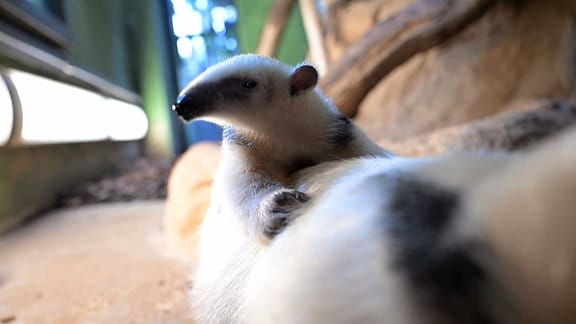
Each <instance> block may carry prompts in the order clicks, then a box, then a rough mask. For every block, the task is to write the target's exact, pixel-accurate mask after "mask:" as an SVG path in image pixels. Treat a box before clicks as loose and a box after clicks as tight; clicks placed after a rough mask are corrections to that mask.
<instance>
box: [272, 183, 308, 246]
mask: <svg viewBox="0 0 576 324" xmlns="http://www.w3.org/2000/svg"><path fill="white" fill-rule="evenodd" d="M309 200H310V196H308V195H307V194H305V193H303V192H300V191H297V190H291V189H282V190H279V191H277V192H275V193H273V194H271V195H270V196H269V197H268V199H267V200H266V201H265V202H264V203H263V204H264V205H265V206H266V214H265V215H264V219H263V220H262V223H263V224H262V227H263V232H264V235H265V236H266V237H267V238H269V239H272V238H274V237H275V236H276V235H278V234H279V233H280V232H282V231H283V230H284V228H286V227H287V226H288V225H290V224H291V223H292V222H293V221H294V220H295V219H296V218H298V217H299V216H300V214H301V212H302V210H303V208H304V206H305V204H306V203H307V202H308V201H309Z"/></svg>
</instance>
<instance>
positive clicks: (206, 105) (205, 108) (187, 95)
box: [172, 87, 214, 121]
mask: <svg viewBox="0 0 576 324" xmlns="http://www.w3.org/2000/svg"><path fill="white" fill-rule="evenodd" d="M212 97H213V95H212V91H210V89H206V87H194V88H191V89H187V90H186V91H185V92H182V93H181V94H180V95H179V96H178V98H177V99H176V102H175V103H174V104H173V105H172V110H174V111H175V112H176V113H177V114H178V116H180V117H181V118H182V119H184V120H186V121H191V120H193V119H196V118H200V117H204V116H206V115H207V113H208V112H209V111H210V110H211V108H210V107H212V106H213V104H214V102H213V101H214V99H213V98H212Z"/></svg>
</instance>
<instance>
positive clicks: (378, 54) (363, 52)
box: [320, 0, 497, 117]
mask: <svg viewBox="0 0 576 324" xmlns="http://www.w3.org/2000/svg"><path fill="white" fill-rule="evenodd" d="M496 2H497V0H419V1H418V2H416V3H415V4H413V5H411V6H409V7H407V8H406V9H404V10H402V11H401V12H399V13H398V14H396V15H394V16H393V17H391V18H389V19H386V20H384V21H382V22H381V23H379V24H377V25H376V26H374V27H373V28H372V29H371V30H370V31H369V32H368V33H366V35H365V36H364V37H362V39H361V40H360V41H359V42H358V43H357V44H356V45H354V46H353V47H352V48H351V49H349V50H348V51H347V52H346V54H345V55H344V57H343V58H342V59H341V60H340V62H339V63H338V64H337V65H336V66H335V67H334V68H333V69H331V70H329V71H328V73H327V74H326V75H325V77H324V78H323V79H322V80H321V83H320V86H321V87H322V88H323V89H324V91H325V92H326V93H327V94H328V96H330V97H331V98H332V99H333V100H334V103H335V104H336V106H338V107H339V108H340V110H341V111H342V112H343V113H344V114H345V115H347V116H349V117H353V116H354V115H355V114H356V111H357V109H358V105H359V104H360V103H361V102H362V100H363V99H364V97H365V96H366V95H367V94H368V92H369V91H370V90H371V89H372V88H373V87H374V86H376V84H378V82H379V81H380V80H382V78H383V77H384V76H386V75H387V74H388V73H390V72H391V71H392V70H393V69H394V68H396V67H398V66H400V65H401V64H402V63H404V62H406V61H407V60H408V59H410V58H411V57H413V56H414V55H416V54H418V53H420V52H422V51H425V50H427V49H430V48H432V47H434V46H437V45H439V44H441V43H442V42H444V41H446V40H448V39H450V38H451V37H452V36H454V35H456V34H458V33H459V32H460V31H462V30H463V29H464V28H465V27H466V26H467V25H468V24H470V23H472V22H474V21H476V20H477V19H478V18H480V17H481V16H482V15H483V14H484V13H485V12H487V11H488V9H489V8H491V7H492V6H493V5H494V4H495V3H496Z"/></svg>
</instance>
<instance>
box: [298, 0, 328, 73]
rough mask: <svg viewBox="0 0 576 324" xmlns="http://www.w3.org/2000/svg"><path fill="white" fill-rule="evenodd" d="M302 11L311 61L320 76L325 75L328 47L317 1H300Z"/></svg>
mask: <svg viewBox="0 0 576 324" xmlns="http://www.w3.org/2000/svg"><path fill="white" fill-rule="evenodd" d="M300 11H301V13H302V22H303V23H304V29H305V30H306V38H307V39H308V51H309V52H310V59H311V61H312V63H313V64H314V65H315V66H316V69H317V70H318V73H319V74H320V76H322V75H324V74H325V72H326V69H327V66H328V59H327V53H326V45H325V43H324V36H323V30H322V21H321V19H320V15H319V14H318V8H317V7H316V1H313V0H300Z"/></svg>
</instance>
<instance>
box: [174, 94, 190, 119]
mask: <svg viewBox="0 0 576 324" xmlns="http://www.w3.org/2000/svg"><path fill="white" fill-rule="evenodd" d="M192 108H193V103H192V101H191V100H190V98H189V96H188V95H181V96H179V97H178V99H176V102H175V103H174V104H173V105H172V110H174V111H175V112H176V113H177V114H178V116H180V117H181V118H182V119H184V120H186V121H190V120H192V119H193V118H194V116H193V114H191V111H193V109H192Z"/></svg>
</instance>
